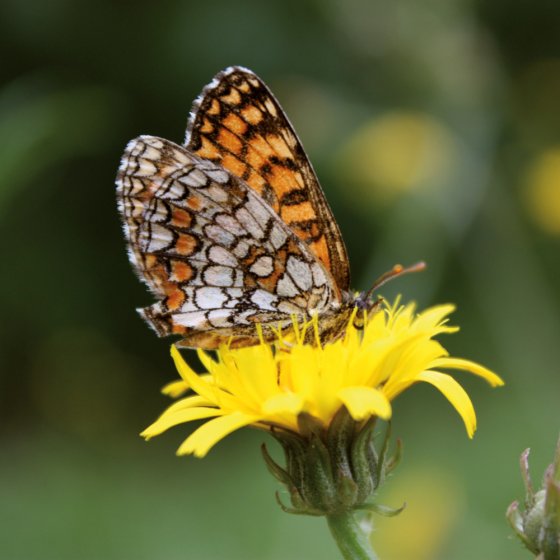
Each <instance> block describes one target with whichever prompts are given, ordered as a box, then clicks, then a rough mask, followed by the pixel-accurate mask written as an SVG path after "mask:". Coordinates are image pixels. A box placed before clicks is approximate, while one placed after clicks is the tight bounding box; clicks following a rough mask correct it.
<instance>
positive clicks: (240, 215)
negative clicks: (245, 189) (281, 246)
mask: <svg viewBox="0 0 560 560" xmlns="http://www.w3.org/2000/svg"><path fill="white" fill-rule="evenodd" d="M236 217H237V219H238V220H239V222H240V223H241V225H242V226H243V227H244V228H245V229H246V230H247V231H248V232H249V233H250V234H251V235H252V236H253V237H254V238H255V239H262V238H263V237H264V230H263V229H262V227H261V226H260V225H259V224H258V223H257V221H256V220H255V218H254V216H252V215H251V214H249V212H248V210H247V209H246V208H240V209H239V210H238V211H237V213H236Z"/></svg>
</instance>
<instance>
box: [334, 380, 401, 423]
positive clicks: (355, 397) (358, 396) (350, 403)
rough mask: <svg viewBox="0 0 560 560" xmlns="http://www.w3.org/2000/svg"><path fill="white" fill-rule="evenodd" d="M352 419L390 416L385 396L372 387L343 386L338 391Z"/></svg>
mask: <svg viewBox="0 0 560 560" xmlns="http://www.w3.org/2000/svg"><path fill="white" fill-rule="evenodd" d="M338 395H339V397H340V400H341V401H342V402H343V403H344V405H345V406H346V408H347V409H348V412H350V415H351V416H352V418H354V420H363V419H364V418H367V417H368V416H379V417H380V418H383V419H384V420H387V419H388V418H390V417H391V404H390V403H389V401H388V399H387V397H386V396H385V395H384V394H383V393H382V392H381V391H378V390H377V389H373V388H372V387H345V388H344V389H341V390H340V391H339V392H338Z"/></svg>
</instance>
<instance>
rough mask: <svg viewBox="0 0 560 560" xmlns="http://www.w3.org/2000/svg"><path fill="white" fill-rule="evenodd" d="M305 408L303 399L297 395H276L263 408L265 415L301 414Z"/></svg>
mask: <svg viewBox="0 0 560 560" xmlns="http://www.w3.org/2000/svg"><path fill="white" fill-rule="evenodd" d="M302 408H303V399H302V398H301V396H300V395H296V394H295V393H285V394H283V395H275V396H274V397H271V398H270V399H268V400H267V401H266V402H265V403H264V404H263V407H262V410H263V412H264V413H265V414H267V415H268V414H286V413H287V414H299V413H300V412H301V409H302Z"/></svg>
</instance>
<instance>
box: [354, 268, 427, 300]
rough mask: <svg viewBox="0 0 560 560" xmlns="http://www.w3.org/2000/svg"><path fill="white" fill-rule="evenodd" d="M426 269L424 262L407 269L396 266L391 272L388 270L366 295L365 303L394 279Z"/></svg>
mask: <svg viewBox="0 0 560 560" xmlns="http://www.w3.org/2000/svg"><path fill="white" fill-rule="evenodd" d="M425 268H426V263H425V262H424V261H420V262H417V263H416V264H413V265H412V266H406V267H405V266H402V265H400V264H396V265H395V266H394V267H393V268H392V269H391V270H388V271H387V272H385V273H384V274H382V275H381V276H380V277H379V278H378V279H377V280H376V281H375V282H374V283H373V286H372V287H371V288H370V289H369V290H368V291H367V292H366V294H365V295H364V297H363V301H364V302H366V301H368V300H369V298H370V297H371V294H373V292H375V290H377V289H378V288H380V287H381V286H383V284H386V283H387V282H389V280H393V279H394V278H397V277H399V276H402V275H403V274H408V273H410V272H421V271H422V270H424V269H425Z"/></svg>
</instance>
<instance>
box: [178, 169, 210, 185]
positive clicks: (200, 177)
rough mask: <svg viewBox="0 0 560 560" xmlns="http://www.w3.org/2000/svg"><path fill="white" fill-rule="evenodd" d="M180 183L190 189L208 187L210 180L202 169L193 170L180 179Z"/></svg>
mask: <svg viewBox="0 0 560 560" xmlns="http://www.w3.org/2000/svg"><path fill="white" fill-rule="evenodd" d="M178 181H180V182H181V183H183V185H187V186H188V187H202V186H204V185H206V182H207V181H208V179H207V178H206V175H204V173H202V171H200V169H195V168H193V169H191V170H190V171H189V172H188V173H187V174H186V175H182V176H181V177H179V179H178Z"/></svg>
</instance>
